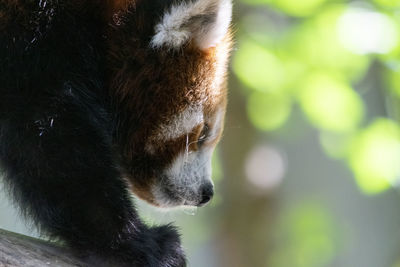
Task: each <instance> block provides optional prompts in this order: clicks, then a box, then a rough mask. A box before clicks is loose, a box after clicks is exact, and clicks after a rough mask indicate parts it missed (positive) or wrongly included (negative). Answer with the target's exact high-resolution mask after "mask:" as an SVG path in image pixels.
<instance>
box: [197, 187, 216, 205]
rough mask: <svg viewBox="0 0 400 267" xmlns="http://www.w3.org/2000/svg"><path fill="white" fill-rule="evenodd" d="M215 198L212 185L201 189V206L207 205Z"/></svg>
mask: <svg viewBox="0 0 400 267" xmlns="http://www.w3.org/2000/svg"><path fill="white" fill-rule="evenodd" d="M213 196H214V186H213V185H212V184H211V183H210V184H207V185H204V186H203V187H202V188H201V201H200V203H199V206H203V205H205V204H206V203H207V202H209V201H210V200H211V198H212V197H213Z"/></svg>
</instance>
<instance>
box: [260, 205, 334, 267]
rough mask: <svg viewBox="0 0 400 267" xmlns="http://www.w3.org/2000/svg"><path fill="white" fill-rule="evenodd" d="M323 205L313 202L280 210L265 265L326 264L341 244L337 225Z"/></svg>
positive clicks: (301, 266) (275, 266)
mask: <svg viewBox="0 0 400 267" xmlns="http://www.w3.org/2000/svg"><path fill="white" fill-rule="evenodd" d="M335 222H336V221H335V219H334V218H333V216H332V215H331V214H329V213H328V212H327V209H326V207H324V206H322V205H320V204H316V203H313V202H305V203H301V204H299V205H296V206H294V207H292V208H291V209H289V210H288V211H286V213H284V214H282V216H281V218H279V223H278V225H279V227H278V229H277V231H276V238H275V239H276V244H275V246H274V250H273V251H272V253H271V255H270V257H269V259H268V263H267V266H273V267H287V266H298V267H317V266H328V264H329V263H330V262H331V261H332V260H333V259H334V257H335V255H336V253H337V251H338V250H339V247H340V245H341V237H340V235H339V234H338V233H339V232H340V229H338V226H337V225H336V223H335Z"/></svg>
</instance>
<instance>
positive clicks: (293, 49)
mask: <svg viewBox="0 0 400 267" xmlns="http://www.w3.org/2000/svg"><path fill="white" fill-rule="evenodd" d="M238 5H240V6H241V7H240V8H241V12H240V14H238V15H239V17H238V32H237V47H238V50H237V52H236V53H235V55H234V58H233V71H234V73H235V74H236V76H237V78H238V79H239V80H240V81H241V83H242V87H243V93H244V94H245V95H246V96H247V99H248V100H247V113H248V117H249V119H250V121H251V122H252V123H253V125H254V127H256V128H258V129H259V130H260V131H264V132H268V131H275V130H279V129H281V128H282V127H283V126H284V125H285V123H286V122H287V121H288V120H289V118H290V116H291V114H292V112H293V110H297V109H294V108H293V106H294V105H297V106H299V107H300V109H301V110H302V111H303V114H304V116H305V117H306V118H307V119H308V121H309V122H310V124H311V125H313V126H314V127H315V128H316V129H318V130H319V131H320V143H321V146H322V148H323V150H324V151H325V152H326V154H327V155H328V156H330V157H332V158H335V159H338V160H342V161H343V162H344V163H345V164H347V165H348V166H349V168H350V169H351V170H352V172H353V173H354V177H355V181H356V183H357V184H358V185H359V188H360V190H361V191H362V192H364V193H366V194H377V193H380V192H383V191H385V190H387V189H388V188H390V187H391V185H393V184H396V183H398V182H399V181H398V180H399V178H400V167H399V166H400V163H399V162H400V130H399V126H398V122H399V118H400V108H399V107H400V42H399V40H400V23H399V21H400V19H399V11H400V1H398V0H371V1H345V0H342V1H339V0H338V1H327V0H302V1H298V0H241V2H240V3H238ZM371 68H378V71H374V73H377V74H375V75H378V76H379V77H375V78H376V80H377V81H379V83H378V84H377V85H376V84H374V85H373V88H370V90H376V91H378V92H379V94H381V95H383V98H384V99H386V100H387V101H386V102H387V110H388V111H389V112H388V115H389V116H388V117H386V118H380V117H374V116H371V115H370V113H369V110H368V106H367V104H366V102H365V100H364V98H363V92H364V91H365V90H366V89H365V88H363V84H365V83H366V82H365V81H367V80H368V75H369V73H370V69H371ZM307 266H312V265H307Z"/></svg>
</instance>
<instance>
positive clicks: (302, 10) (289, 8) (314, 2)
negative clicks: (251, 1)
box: [273, 0, 327, 17]
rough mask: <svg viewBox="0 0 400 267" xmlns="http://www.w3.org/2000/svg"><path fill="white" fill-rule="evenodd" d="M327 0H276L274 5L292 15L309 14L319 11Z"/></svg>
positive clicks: (301, 15)
mask: <svg viewBox="0 0 400 267" xmlns="http://www.w3.org/2000/svg"><path fill="white" fill-rule="evenodd" d="M326 1H327V0H301V1H299V0H275V1H274V3H273V4H274V5H275V6H276V7H278V8H279V9H281V10H282V11H283V12H285V13H286V14H289V15H292V16H298V17H303V16H308V15H310V14H313V13H314V12H316V11H317V9H318V8H319V7H321V6H322V5H323V4H324V3H325V2H326Z"/></svg>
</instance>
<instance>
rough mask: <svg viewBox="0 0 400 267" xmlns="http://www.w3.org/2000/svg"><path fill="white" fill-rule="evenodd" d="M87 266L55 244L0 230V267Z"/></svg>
mask: <svg viewBox="0 0 400 267" xmlns="http://www.w3.org/2000/svg"><path fill="white" fill-rule="evenodd" d="M3 266H4V267H5V266H7V267H9V266H12V267H17V266H24V267H41V266H46V267H47V266H57V267H58V266H60V267H69V266H74V267H75V266H88V264H85V263H83V262H82V261H80V260H79V259H77V258H76V257H74V256H73V255H72V253H71V252H69V251H68V250H67V249H66V248H64V247H62V246H61V245H60V244H57V243H55V242H47V241H44V240H40V239H35V238H32V237H28V236H24V235H20V234H15V233H11V232H7V231H5V230H1V229H0V267H3Z"/></svg>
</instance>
